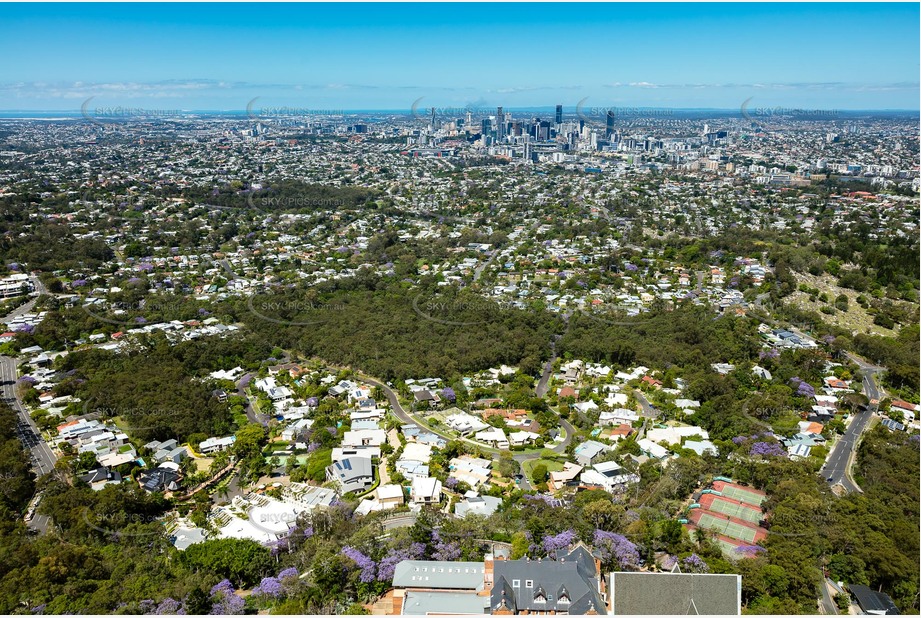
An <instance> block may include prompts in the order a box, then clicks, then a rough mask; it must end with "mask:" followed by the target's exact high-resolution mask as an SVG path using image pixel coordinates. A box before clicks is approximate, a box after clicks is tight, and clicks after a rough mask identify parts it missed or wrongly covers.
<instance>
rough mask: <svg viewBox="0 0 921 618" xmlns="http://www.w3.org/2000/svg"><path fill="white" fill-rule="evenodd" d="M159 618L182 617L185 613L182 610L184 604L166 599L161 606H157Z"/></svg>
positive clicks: (156, 611) (161, 602)
mask: <svg viewBox="0 0 921 618" xmlns="http://www.w3.org/2000/svg"><path fill="white" fill-rule="evenodd" d="M154 613H156V614H157V615H158V616H175V615H177V614H178V615H182V614H184V613H185V612H184V611H183V609H182V604H181V603H180V602H179V601H177V600H176V599H171V598H168V597H167V598H165V599H163V600H162V601H160V604H159V605H157V609H156V610H155V612H154Z"/></svg>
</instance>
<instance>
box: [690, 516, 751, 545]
mask: <svg viewBox="0 0 921 618" xmlns="http://www.w3.org/2000/svg"><path fill="white" fill-rule="evenodd" d="M697 525H698V526H700V527H702V528H709V529H710V530H716V531H717V532H719V533H721V534H725V535H726V536H728V537H732V538H734V539H739V540H742V541H745V542H746V543H751V544H754V543H755V539H756V538H757V537H758V530H757V529H756V528H749V527H747V526H743V525H742V524H738V523H736V522H734V521H729V520H726V519H721V518H719V517H717V516H716V515H713V514H711V513H706V512H701V513H700V517H699V518H698V520H697Z"/></svg>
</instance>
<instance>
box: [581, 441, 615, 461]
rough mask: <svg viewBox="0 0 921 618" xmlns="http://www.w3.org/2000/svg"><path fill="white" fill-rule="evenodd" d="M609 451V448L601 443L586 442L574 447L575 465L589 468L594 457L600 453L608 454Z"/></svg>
mask: <svg viewBox="0 0 921 618" xmlns="http://www.w3.org/2000/svg"><path fill="white" fill-rule="evenodd" d="M609 450H611V447H609V446H607V445H605V444H602V443H601V442H595V441H594V440H586V441H585V442H583V443H582V444H580V445H579V446H577V447H576V449H575V451H574V455H575V458H576V462H577V463H579V464H581V465H583V466H590V465H592V462H593V461H594V460H595V458H596V457H598V456H599V455H601V454H602V453H606V452H608V451H609Z"/></svg>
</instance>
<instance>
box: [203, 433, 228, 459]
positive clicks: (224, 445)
mask: <svg viewBox="0 0 921 618" xmlns="http://www.w3.org/2000/svg"><path fill="white" fill-rule="evenodd" d="M236 441H237V437H236V436H225V437H223V438H208V439H207V440H205V441H203V442H199V443H198V452H199V453H201V454H202V455H210V454H211V453H219V452H220V451H223V450H226V449H229V448H230V447H231V446H233V444H234V442H236Z"/></svg>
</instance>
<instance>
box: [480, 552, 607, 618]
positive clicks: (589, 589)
mask: <svg viewBox="0 0 921 618" xmlns="http://www.w3.org/2000/svg"><path fill="white" fill-rule="evenodd" d="M580 549H581V551H580ZM567 556H568V557H569V558H571V559H569V558H567ZM586 556H587V558H586ZM563 557H564V558H567V559H565V560H530V561H529V560H497V561H496V562H495V563H494V582H495V583H494V585H493V589H492V594H491V595H490V607H491V608H492V610H493V611H495V610H496V609H498V608H500V607H502V606H503V605H504V606H505V607H507V608H508V609H510V610H512V611H513V612H515V613H518V612H521V611H523V610H529V611H531V612H535V611H541V612H547V611H556V612H568V613H570V614H585V613H587V612H589V611H594V612H596V613H598V614H606V613H607V608H606V607H605V605H604V601H603V600H602V599H601V594H600V593H599V591H598V574H597V572H596V571H595V561H594V559H593V558H592V557H591V554H589V553H588V552H587V551H585V550H584V548H577V549H576V550H575V551H574V552H572V554H570V553H568V552H566V556H563ZM529 583H530V584H531V585H530V586H528V584H529ZM516 584H517V585H516ZM561 591H565V595H562V596H561ZM567 597H568V598H567Z"/></svg>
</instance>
